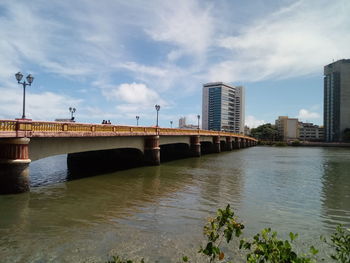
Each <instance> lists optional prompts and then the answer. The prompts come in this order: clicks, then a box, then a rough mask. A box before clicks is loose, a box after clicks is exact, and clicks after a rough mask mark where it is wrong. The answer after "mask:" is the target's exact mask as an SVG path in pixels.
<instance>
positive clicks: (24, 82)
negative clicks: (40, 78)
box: [15, 72, 34, 119]
mask: <svg viewBox="0 0 350 263" xmlns="http://www.w3.org/2000/svg"><path fill="white" fill-rule="evenodd" d="M15 77H16V80H17V82H18V84H22V85H23V114H22V119H25V118H26V113H25V108H26V86H31V85H32V82H33V80H34V77H33V76H32V75H31V74H29V75H28V76H27V77H26V79H27V82H26V81H25V80H24V81H23V82H21V80H22V78H23V74H22V73H21V72H17V73H16V74H15Z"/></svg>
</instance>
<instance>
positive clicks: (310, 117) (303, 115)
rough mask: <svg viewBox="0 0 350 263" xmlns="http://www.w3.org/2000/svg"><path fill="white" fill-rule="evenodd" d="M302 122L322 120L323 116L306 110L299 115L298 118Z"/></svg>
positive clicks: (302, 110)
mask: <svg viewBox="0 0 350 263" xmlns="http://www.w3.org/2000/svg"><path fill="white" fill-rule="evenodd" d="M297 118H298V119H300V120H313V119H320V118H321V115H320V114H319V113H317V112H311V111H308V110H306V109H301V110H299V114H298V116H297Z"/></svg>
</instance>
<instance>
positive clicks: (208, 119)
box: [202, 82, 245, 134]
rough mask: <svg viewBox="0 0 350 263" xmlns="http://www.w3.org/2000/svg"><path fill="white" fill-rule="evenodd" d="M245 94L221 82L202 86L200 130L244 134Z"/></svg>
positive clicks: (241, 90)
mask: <svg viewBox="0 0 350 263" xmlns="http://www.w3.org/2000/svg"><path fill="white" fill-rule="evenodd" d="M244 121H245V92H244V87H242V86H236V87H235V86H231V85H228V84H225V83H223V82H213V83H207V84H204V85H203V96H202V128H203V129H205V130H215V131H230V132H235V133H242V134H243V133H244Z"/></svg>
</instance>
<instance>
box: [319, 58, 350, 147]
mask: <svg viewBox="0 0 350 263" xmlns="http://www.w3.org/2000/svg"><path fill="white" fill-rule="evenodd" d="M323 112H324V116H323V122H324V136H325V141H327V142H339V141H342V140H343V133H344V130H345V129H346V128H350V59H342V60H338V61H336V62H333V63H331V64H329V65H326V66H325V67H324V111H323Z"/></svg>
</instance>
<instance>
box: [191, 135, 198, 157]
mask: <svg viewBox="0 0 350 263" xmlns="http://www.w3.org/2000/svg"><path fill="white" fill-rule="evenodd" d="M190 140H191V145H190V156H191V157H200V156H201V142H200V137H199V135H195V136H191V139H190Z"/></svg>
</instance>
